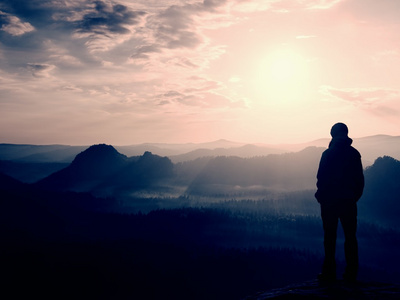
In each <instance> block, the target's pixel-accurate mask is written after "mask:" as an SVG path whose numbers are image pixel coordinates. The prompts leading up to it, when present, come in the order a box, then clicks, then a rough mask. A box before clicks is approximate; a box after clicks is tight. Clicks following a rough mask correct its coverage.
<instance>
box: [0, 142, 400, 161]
mask: <svg viewBox="0 0 400 300" xmlns="http://www.w3.org/2000/svg"><path fill="white" fill-rule="evenodd" d="M329 141H330V138H321V139H317V140H314V141H310V142H306V143H297V144H263V143H254V144H249V143H240V142H234V141H229V140H225V139H221V140H216V141H212V142H207V143H182V144H167V143H144V144H137V145H128V146H114V148H115V149H116V150H117V151H119V152H120V153H122V154H124V155H126V156H128V157H130V156H140V155H142V154H143V153H144V152H146V151H148V152H151V153H153V154H155V155H159V156H167V157H169V158H171V160H172V161H174V162H182V161H187V160H193V159H196V158H200V157H206V156H211V157H216V156H239V157H252V156H265V155H269V154H281V153H287V152H298V151H300V150H303V149H305V148H307V147H311V146H314V147H324V148H327V147H328V145H329ZM353 146H354V147H356V148H357V149H358V150H359V151H360V153H361V156H362V160H363V164H364V166H369V165H372V164H373V162H374V161H375V159H377V158H378V157H381V156H385V155H388V156H391V157H393V158H395V159H399V160H400V136H390V135H385V134H379V135H374V136H367V137H361V138H353ZM88 147H89V146H67V145H18V144H0V160H14V161H21V162H62V163H65V162H68V163H69V162H72V160H73V159H74V157H75V156H76V155H77V154H79V153H80V152H82V151H84V150H85V149H86V148H88Z"/></svg>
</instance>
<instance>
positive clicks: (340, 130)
mask: <svg viewBox="0 0 400 300" xmlns="http://www.w3.org/2000/svg"><path fill="white" fill-rule="evenodd" d="M348 133H349V129H348V128H347V126H346V124H344V123H336V124H335V125H333V126H332V128H331V136H332V137H333V138H336V137H347V134H348Z"/></svg>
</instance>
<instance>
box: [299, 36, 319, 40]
mask: <svg viewBox="0 0 400 300" xmlns="http://www.w3.org/2000/svg"><path fill="white" fill-rule="evenodd" d="M316 37H317V36H315V35H298V36H296V39H298V40H303V39H312V38H316Z"/></svg>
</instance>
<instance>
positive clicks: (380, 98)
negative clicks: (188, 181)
mask: <svg viewBox="0 0 400 300" xmlns="http://www.w3.org/2000/svg"><path fill="white" fill-rule="evenodd" d="M320 92H321V93H322V94H323V95H326V96H330V97H332V98H335V99H339V100H342V101H346V102H350V103H353V104H355V105H361V106H371V105H376V104H378V103H382V102H388V101H391V100H394V99H400V90H395V89H385V88H346V89H339V88H333V87H330V86H322V87H321V88H320Z"/></svg>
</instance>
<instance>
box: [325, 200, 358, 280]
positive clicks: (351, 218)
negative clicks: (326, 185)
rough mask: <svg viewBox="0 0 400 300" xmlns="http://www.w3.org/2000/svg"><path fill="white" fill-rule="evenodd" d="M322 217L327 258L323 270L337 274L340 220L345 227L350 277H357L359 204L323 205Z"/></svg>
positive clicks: (345, 244)
mask: <svg viewBox="0 0 400 300" xmlns="http://www.w3.org/2000/svg"><path fill="white" fill-rule="evenodd" d="M321 217H322V224H323V228H324V249H325V260H324V264H323V267H322V272H323V273H325V274H331V275H335V276H336V263H335V251H336V234H337V227H338V221H339V220H340V223H341V224H342V227H343V232H344V237H345V242H344V253H345V258H346V271H345V274H346V276H348V277H353V278H356V276H357V272H358V243H357V237H356V231H357V204H356V203H350V204H343V205H335V206H330V205H321Z"/></svg>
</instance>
